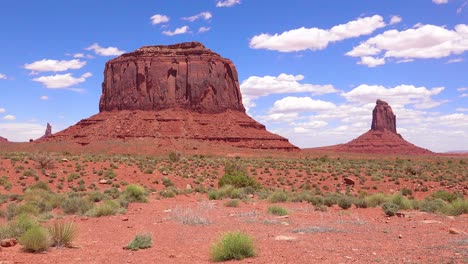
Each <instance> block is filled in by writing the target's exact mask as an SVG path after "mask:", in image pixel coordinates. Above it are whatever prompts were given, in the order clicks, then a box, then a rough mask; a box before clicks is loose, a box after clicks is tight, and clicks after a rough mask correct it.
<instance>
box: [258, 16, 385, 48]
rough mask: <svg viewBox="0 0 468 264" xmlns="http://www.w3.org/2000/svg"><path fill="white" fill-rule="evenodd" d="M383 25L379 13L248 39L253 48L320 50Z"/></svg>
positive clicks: (370, 31) (365, 33)
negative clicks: (321, 27)
mask: <svg viewBox="0 0 468 264" xmlns="http://www.w3.org/2000/svg"><path fill="white" fill-rule="evenodd" d="M384 26H385V22H384V21H383V18H382V17H381V16H379V15H374V16H372V17H361V18H358V19H356V20H353V21H350V22H348V23H346V24H340V25H337V26H334V27H332V28H330V29H320V28H305V27H302V28H298V29H293V30H290V31H285V32H283V33H281V34H275V35H270V34H265V33H264V34H260V35H256V36H254V37H253V38H252V39H251V40H250V47H251V48H253V49H267V50H276V51H280V52H293V51H302V50H307V49H310V50H321V49H325V48H326V47H327V46H328V44H330V43H332V42H337V41H341V40H345V39H348V38H354V37H359V36H363V35H368V34H371V33H372V32H374V31H375V30H376V29H379V28H382V27H384Z"/></svg>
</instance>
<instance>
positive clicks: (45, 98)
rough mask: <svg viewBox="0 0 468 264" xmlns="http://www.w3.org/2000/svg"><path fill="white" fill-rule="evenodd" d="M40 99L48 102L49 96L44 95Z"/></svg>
mask: <svg viewBox="0 0 468 264" xmlns="http://www.w3.org/2000/svg"><path fill="white" fill-rule="evenodd" d="M39 99H41V100H44V101H46V100H49V96H47V95H43V96H41V97H39Z"/></svg>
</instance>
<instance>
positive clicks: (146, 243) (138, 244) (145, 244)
mask: <svg viewBox="0 0 468 264" xmlns="http://www.w3.org/2000/svg"><path fill="white" fill-rule="evenodd" d="M152 245H153V238H152V237H151V234H142V235H136V236H135V237H134V238H133V240H132V241H131V242H130V243H128V245H127V246H126V249H129V250H134V251H136V250H139V249H145V248H150V247H151V246H152Z"/></svg>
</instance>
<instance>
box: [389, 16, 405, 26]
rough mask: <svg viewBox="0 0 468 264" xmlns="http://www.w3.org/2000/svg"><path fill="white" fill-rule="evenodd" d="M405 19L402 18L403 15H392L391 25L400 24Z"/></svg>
mask: <svg viewBox="0 0 468 264" xmlns="http://www.w3.org/2000/svg"><path fill="white" fill-rule="evenodd" d="M402 20H403V19H402V18H401V16H392V17H391V18H390V25H395V24H398V23H400V22H401V21H402Z"/></svg>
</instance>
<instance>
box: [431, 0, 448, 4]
mask: <svg viewBox="0 0 468 264" xmlns="http://www.w3.org/2000/svg"><path fill="white" fill-rule="evenodd" d="M432 2H433V3H434V4H436V5H442V4H447V3H448V0H432Z"/></svg>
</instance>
